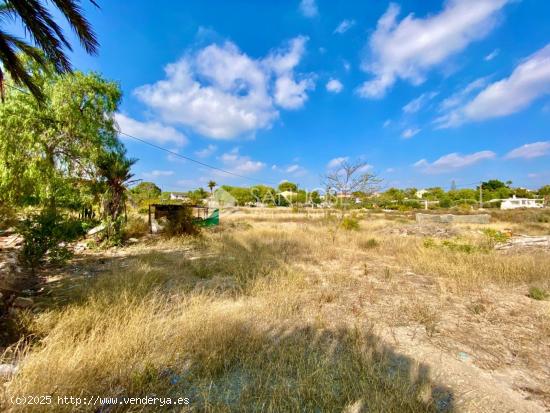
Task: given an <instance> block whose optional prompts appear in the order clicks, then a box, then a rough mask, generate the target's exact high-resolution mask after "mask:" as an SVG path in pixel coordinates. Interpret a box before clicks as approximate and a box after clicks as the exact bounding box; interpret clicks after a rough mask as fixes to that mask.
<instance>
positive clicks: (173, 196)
mask: <svg viewBox="0 0 550 413" xmlns="http://www.w3.org/2000/svg"><path fill="white" fill-rule="evenodd" d="M170 200H171V201H184V202H187V201H189V197H188V196H187V194H185V192H170Z"/></svg>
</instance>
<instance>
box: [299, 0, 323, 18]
mask: <svg viewBox="0 0 550 413" xmlns="http://www.w3.org/2000/svg"><path fill="white" fill-rule="evenodd" d="M300 11H301V12H302V14H303V15H304V16H305V17H310V18H311V17H315V16H318V15H319V9H318V8H317V4H316V3H315V0H301V1H300Z"/></svg>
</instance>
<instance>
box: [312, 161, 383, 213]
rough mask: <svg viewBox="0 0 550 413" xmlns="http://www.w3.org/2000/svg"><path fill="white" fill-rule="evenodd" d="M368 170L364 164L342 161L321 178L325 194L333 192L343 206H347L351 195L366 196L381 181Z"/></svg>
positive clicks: (368, 167) (367, 166)
mask: <svg viewBox="0 0 550 413" xmlns="http://www.w3.org/2000/svg"><path fill="white" fill-rule="evenodd" d="M369 169H370V166H369V165H368V164H367V163H366V162H363V161H357V162H353V163H351V162H348V161H347V160H344V161H342V162H340V163H339V164H338V166H337V167H336V168H334V169H333V170H331V171H329V172H328V173H327V174H326V175H325V176H324V177H323V185H324V186H325V187H326V188H327V193H328V192H330V191H332V192H335V194H336V196H337V197H339V198H340V199H342V200H343V203H344V206H347V202H348V200H349V198H351V195H352V194H353V193H356V192H360V193H363V194H365V195H367V196H368V195H372V194H373V193H374V192H375V191H376V190H377V189H378V185H379V184H380V182H382V180H381V179H380V178H378V177H377V176H376V175H375V174H374V173H372V172H369Z"/></svg>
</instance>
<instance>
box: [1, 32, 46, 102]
mask: <svg viewBox="0 0 550 413" xmlns="http://www.w3.org/2000/svg"><path fill="white" fill-rule="evenodd" d="M18 49H19V50H22V51H24V52H26V53H28V54H29V56H31V58H33V59H34V60H35V61H37V62H38V63H39V64H43V63H44V61H43V60H41V59H43V58H42V56H41V55H40V53H39V52H38V51H37V50H36V49H35V48H33V47H32V46H30V45H28V44H26V43H25V42H24V41H23V40H21V39H18V38H16V37H14V36H11V35H9V34H7V33H5V32H3V31H2V30H0V60H1V61H2V63H3V64H4V68H5V69H6V70H7V71H8V72H9V74H10V75H11V78H12V79H13V81H14V82H15V83H17V84H20V85H24V86H26V87H27V88H28V89H29V91H30V92H31V93H32V94H33V95H34V96H35V98H36V99H37V100H38V101H39V102H42V101H44V94H43V93H42V91H41V90H40V88H39V87H38V86H37V85H36V83H35V82H34V80H33V78H32V76H31V75H30V74H29V73H28V72H27V70H26V69H25V67H24V66H23V64H22V62H21V59H19V56H18V55H17V50H18ZM2 77H3V76H2ZM2 80H3V79H2Z"/></svg>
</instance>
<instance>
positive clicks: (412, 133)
mask: <svg viewBox="0 0 550 413" xmlns="http://www.w3.org/2000/svg"><path fill="white" fill-rule="evenodd" d="M419 132H420V129H419V128H408V129H405V130H404V131H403V133H401V137H402V138H405V139H410V138H412V137H413V136H415V135H417V134H418V133H419Z"/></svg>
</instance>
